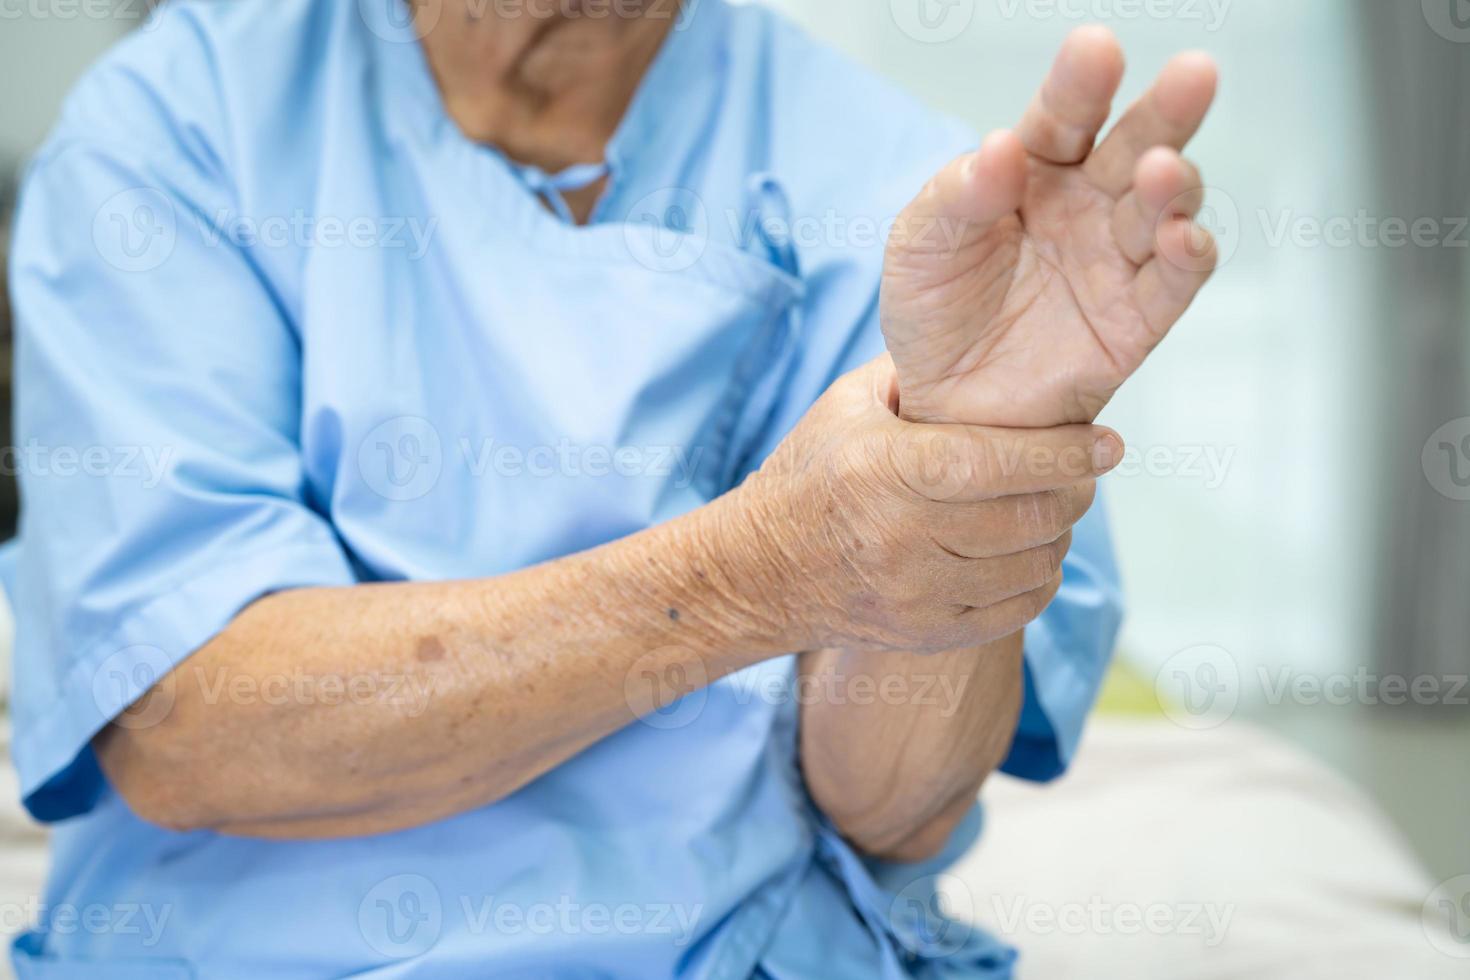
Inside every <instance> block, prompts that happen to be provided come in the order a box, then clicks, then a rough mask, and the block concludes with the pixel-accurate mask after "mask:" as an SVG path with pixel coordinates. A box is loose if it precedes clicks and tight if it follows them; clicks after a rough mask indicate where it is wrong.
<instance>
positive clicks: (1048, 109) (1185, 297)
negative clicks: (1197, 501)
mask: <svg viewBox="0 0 1470 980" xmlns="http://www.w3.org/2000/svg"><path fill="white" fill-rule="evenodd" d="M1122 75H1123V56H1122V51H1121V49H1120V48H1119V47H1118V43H1117V41H1116V40H1115V39H1114V37H1113V35H1112V34H1111V33H1110V32H1109V31H1107V30H1106V29H1104V28H1099V27H1087V28H1080V29H1078V30H1077V31H1074V32H1073V33H1072V35H1071V36H1070V37H1068V39H1067V41H1066V43H1065V44H1064V45H1063V47H1062V50H1061V53H1060V54H1059V55H1058V57H1057V60H1056V64H1055V66H1054V67H1053V68H1052V71H1051V74H1050V76H1049V77H1048V78H1047V80H1046V83H1045V84H1044V85H1043V86H1042V89H1041V92H1040V93H1039V94H1038V95H1037V96H1036V99H1035V100H1034V102H1033V103H1032V105H1031V107H1030V108H1029V109H1028V110H1027V112H1026V115H1025V117H1024V118H1023V119H1022V121H1021V125H1020V126H1019V127H1018V128H1017V129H1016V131H1015V132H1014V133H1012V132H1005V131H1002V132H997V133H993V134H991V135H990V136H989V137H988V138H987V139H986V140H985V142H984V144H983V145H982V146H981V148H980V149H979V150H978V151H977V152H975V153H972V154H968V155H966V156H964V157H961V158H959V159H958V160H956V161H954V162H953V163H952V164H950V165H949V166H948V167H947V168H945V169H944V170H943V171H942V172H940V173H939V174H938V175H937V176H936V177H934V179H933V180H932V181H930V183H929V185H928V186H927V187H926V188H925V189H924V190H923V191H922V192H921V193H920V195H919V196H918V197H917V198H916V199H915V200H914V201H913V202H912V203H911V204H910V205H909V207H908V208H907V209H906V210H905V212H904V214H903V216H902V218H901V220H900V221H899V223H898V225H897V226H896V227H897V228H898V229H899V230H900V232H902V233H900V234H895V235H894V236H893V237H892V238H891V239H890V242H889V247H888V253H887V256H886V262H885V268H884V276H883V290H882V311H881V316H882V324H883V333H884V335H885V337H886V339H887V342H888V349H889V351H890V352H891V354H892V355H893V360H894V363H895V366H896V368H897V371H898V377H899V384H900V390H901V393H902V400H901V411H902V414H903V416H904V418H908V419H914V420H918V421H945V422H968V423H978V424H984V425H997V426H1010V427H1031V426H1052V425H1060V424H1064V423H1081V422H1091V421H1092V420H1093V419H1095V418H1096V417H1097V415H1098V413H1099V412H1100V411H1101V410H1102V408H1103V406H1104V405H1106V404H1107V402H1108V400H1109V399H1110V398H1111V397H1112V396H1113V393H1114V392H1115V391H1116V390H1117V389H1118V387H1119V386H1120V385H1121V384H1122V383H1123V382H1124V381H1125V380H1126V379H1127V378H1128V377H1129V375H1131V374H1132V373H1133V372H1134V371H1135V370H1137V369H1138V367H1139V365H1140V364H1142V363H1143V360H1144V358H1145V357H1147V356H1148V354H1149V352H1150V351H1151V350H1153V348H1154V347H1155V346H1156V345H1157V344H1158V343H1159V342H1160V341H1161V340H1162V339H1163V338H1164V335H1165V334H1166V333H1168V331H1169V328H1170V327H1172V326H1173V325H1174V323H1175V321H1177V320H1178V319H1179V317H1180V316H1181V315H1182V314H1183V313H1184V311H1185V309H1186V308H1187V307H1188V306H1189V304H1190V302H1191V301H1192V300H1193V298H1194V296H1195V294H1196V293H1197V292H1198V290H1199V289H1200V287H1201V286H1203V285H1204V283H1205V281H1206V280H1207V279H1208V278H1209V275H1210V273H1211V272H1212V271H1213V269H1214V266H1215V246H1214V243H1213V241H1212V239H1211V238H1210V236H1209V234H1208V233H1207V232H1205V231H1204V230H1203V229H1201V228H1200V227H1198V226H1197V225H1196V224H1195V223H1194V222H1193V221H1192V220H1191V219H1192V218H1193V217H1194V215H1195V214H1196V213H1197V212H1198V210H1199V208H1200V205H1201V203H1202V196H1203V193H1202V190H1201V184H1200V175H1199V172H1198V171H1197V170H1196V169H1195V168H1194V167H1193V166H1192V165H1190V164H1189V163H1187V162H1186V161H1184V160H1183V159H1182V158H1181V157H1180V155H1179V151H1180V150H1181V149H1183V147H1184V146H1185V144H1186V143H1187V142H1188V141H1189V139H1190V138H1191V137H1192V136H1193V135H1194V133H1195V131H1196V130H1197V129H1198V128H1199V125H1200V123H1201V122H1202V121H1203V119H1204V116H1205V113H1206V111H1207V110H1208V109H1209V106H1210V103H1211V102H1212V101H1213V99H1214V94H1215V86H1216V70H1215V66H1214V63H1213V62H1212V61H1211V60H1210V59H1209V57H1208V56H1206V55H1203V54H1197V53H1194V54H1182V55H1179V56H1178V57H1176V58H1175V59H1174V60H1172V61H1171V62H1169V64H1168V65H1167V66H1166V67H1165V68H1164V70H1163V72H1162V74H1161V75H1160V76H1159V78H1158V80H1157V81H1156V82H1155V83H1154V85H1153V88H1152V89H1150V90H1149V91H1148V92H1147V93H1146V94H1145V95H1144V96H1143V98H1142V99H1141V100H1140V101H1139V102H1138V103H1137V104H1136V105H1134V106H1133V107H1132V108H1131V109H1130V110H1129V111H1128V112H1127V114H1126V115H1124V117H1123V118H1122V119H1121V120H1120V121H1119V123H1118V124H1117V126H1116V127H1115V128H1114V129H1113V130H1112V132H1111V133H1110V134H1109V135H1108V136H1107V138H1106V139H1104V140H1103V141H1102V142H1101V143H1100V144H1096V145H1095V141H1096V137H1097V134H1098V131H1099V130H1100V128H1101V127H1102V125H1103V123H1104V122H1106V120H1107V118H1108V115H1109V113H1110V111H1111V104H1112V99H1113V96H1114V94H1115V93H1116V92H1117V89H1118V84H1119V82H1120V81H1121V79H1122ZM940 222H945V223H948V226H949V227H951V228H953V227H956V226H960V227H963V229H964V233H963V234H962V235H961V236H960V238H959V242H960V244H959V247H958V249H948V250H942V249H941V247H940V246H938V245H937V244H932V243H933V242H936V241H938V240H940V239H941V238H942V237H943V236H937V235H932V234H928V233H926V231H925V230H926V229H932V228H933V227H936V226H938V223H940Z"/></svg>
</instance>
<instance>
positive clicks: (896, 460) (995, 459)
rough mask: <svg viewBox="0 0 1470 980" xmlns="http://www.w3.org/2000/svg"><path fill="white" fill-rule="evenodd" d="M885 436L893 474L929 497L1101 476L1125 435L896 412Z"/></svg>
mask: <svg viewBox="0 0 1470 980" xmlns="http://www.w3.org/2000/svg"><path fill="white" fill-rule="evenodd" d="M886 438H887V439H888V444H889V452H890V454H891V457H892V466H893V468H894V471H895V472H896V473H897V475H898V478H899V479H900V480H901V481H902V482H903V484H904V485H905V486H906V487H907V489H908V490H910V491H911V492H913V493H916V494H918V495H920V496H922V497H924V498H926V499H928V500H934V501H948V502H965V501H978V500H990V499H994V498H996V497H1007V496H1013V495H1016V494H1030V493H1039V492H1041V491H1046V490H1053V489H1056V488H1058V487H1065V486H1068V485H1070V484H1073V483H1077V482H1079V481H1082V480H1087V479H1092V478H1095V477H1098V476H1101V475H1103V474H1104V473H1107V472H1108V471H1109V470H1111V469H1112V468H1113V467H1115V466H1117V465H1118V463H1119V462H1120V461H1121V460H1122V458H1123V440H1122V439H1121V438H1120V437H1119V436H1118V434H1117V433H1116V432H1114V431H1113V430H1111V429H1108V428H1105V427H1103V426H1096V425H1066V426H1058V427H1056V428H1052V429H990V428H984V427H981V426H968V425H941V424H937V423H926V424H911V423H904V422H900V421H898V420H896V419H895V420H894V426H893V427H892V428H891V430H890V432H889V433H888V434H887V436H886Z"/></svg>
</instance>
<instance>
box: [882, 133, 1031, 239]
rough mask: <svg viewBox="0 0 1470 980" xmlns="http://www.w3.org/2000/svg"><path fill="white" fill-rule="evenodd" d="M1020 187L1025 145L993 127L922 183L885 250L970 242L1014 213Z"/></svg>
mask: <svg viewBox="0 0 1470 980" xmlns="http://www.w3.org/2000/svg"><path fill="white" fill-rule="evenodd" d="M1025 190H1026V150H1025V147H1024V146H1022V144H1021V140H1020V137H1018V136H1016V134H1015V133H1012V132H1010V131H1009V130H1004V129H1002V130H997V131H995V132H993V133H991V134H990V135H989V136H987V137H986V138H985V141H984V142H983V143H981V144H980V149H978V150H976V151H975V152H973V153H966V154H965V155H963V156H960V157H957V158H955V159H954V160H953V161H951V162H950V163H949V164H948V165H947V166H946V167H945V168H944V169H943V170H941V171H939V173H937V174H935V175H934V177H933V178H932V179H930V181H929V183H927V184H926V185H924V189H923V190H922V191H920V192H919V195H918V197H916V198H914V199H913V201H911V202H910V203H909V206H908V207H906V208H904V211H903V214H902V215H900V216H899V220H898V223H897V224H896V225H895V226H894V233H893V235H892V236H891V237H890V238H889V251H890V253H892V252H894V251H898V252H906V253H910V254H915V255H922V254H925V253H940V252H941V251H947V250H948V249H951V248H953V247H954V246H955V245H956V244H958V245H961V246H963V245H964V244H966V243H968V242H972V241H975V240H977V239H978V238H980V237H981V236H983V235H984V234H985V233H986V232H987V231H989V230H990V228H991V227H992V226H993V225H994V224H995V223H996V222H997V221H1000V220H1001V219H1002V218H1005V217H1007V216H1009V215H1012V214H1015V213H1016V211H1017V210H1018V209H1019V208H1020V206H1021V197H1022V195H1023V194H1024V193H1025Z"/></svg>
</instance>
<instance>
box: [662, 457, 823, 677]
mask: <svg viewBox="0 0 1470 980" xmlns="http://www.w3.org/2000/svg"><path fill="white" fill-rule="evenodd" d="M758 480H759V477H758V476H753V477H751V478H750V479H749V480H747V481H746V482H745V483H744V484H742V485H741V486H740V487H737V488H736V489H735V490H732V491H731V492H729V493H727V494H725V495H724V496H722V497H720V498H718V499H716V500H714V501H712V502H711V503H709V504H707V505H706V506H704V507H702V508H700V509H699V510H698V511H696V512H694V514H692V515H691V517H693V518H694V519H695V522H696V531H695V537H696V539H697V542H698V544H697V545H696V552H697V554H698V555H699V556H700V561H701V566H702V567H703V568H704V569H706V573H707V576H708V579H709V580H710V581H712V582H713V583H714V584H715V587H716V588H717V589H718V590H719V593H720V595H721V597H722V600H723V601H722V606H723V608H724V609H725V610H726V611H727V613H728V615H729V616H730V617H731V618H732V620H733V623H734V629H735V631H736V632H738V633H739V634H741V635H742V636H745V637H747V638H748V639H749V641H750V642H751V643H752V644H753V645H754V647H755V648H756V649H757V650H758V651H759V652H761V653H763V654H765V656H779V655H781V654H785V653H790V652H792V651H796V650H804V649H807V648H808V647H809V646H811V641H810V638H809V637H808V636H807V633H808V632H809V631H808V629H807V624H806V622H805V620H804V617H803V616H801V615H800V613H799V611H798V610H799V607H800V603H799V602H798V601H797V600H798V597H799V596H800V595H802V594H803V593H804V591H805V590H804V588H803V584H802V581H801V577H800V576H799V575H797V574H795V563H794V562H793V561H792V556H791V554H789V553H788V552H787V551H786V550H784V549H783V547H782V546H781V544H780V542H778V541H776V540H775V539H774V538H773V536H772V535H771V533H770V528H772V527H776V526H780V525H782V524H783V523H789V522H786V521H783V520H780V519H778V518H775V517H773V516H772V515H769V514H766V513H765V512H764V510H763V508H762V507H761V506H760V502H761V499H762V498H761V495H760V494H759V493H758V492H756V490H755V487H754V484H755V482H756V481H758Z"/></svg>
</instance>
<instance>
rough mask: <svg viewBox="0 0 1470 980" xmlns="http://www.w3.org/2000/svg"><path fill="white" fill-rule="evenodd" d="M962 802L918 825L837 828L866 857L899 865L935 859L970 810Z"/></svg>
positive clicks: (855, 825)
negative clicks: (960, 804)
mask: <svg viewBox="0 0 1470 980" xmlns="http://www.w3.org/2000/svg"><path fill="white" fill-rule="evenodd" d="M959 802H960V803H962V804H963V805H962V806H957V805H951V806H950V807H948V808H947V809H946V810H945V812H943V813H941V814H940V815H938V816H936V817H934V818H933V819H930V820H928V821H926V822H924V823H922V824H918V825H912V824H910V825H907V826H899V827H893V826H889V827H886V828H880V827H875V826H863V825H861V824H853V825H850V826H847V827H844V826H842V825H841V824H837V829H838V831H839V832H840V833H841V834H842V836H843V837H844V838H845V839H846V840H847V842H848V843H849V844H851V845H852V846H853V847H854V848H855V849H857V851H858V852H859V853H861V854H863V855H864V856H866V857H869V858H875V859H877V860H879V861H891V862H894V863H896V864H918V863H921V862H924V861H932V860H934V859H935V858H937V857H939V856H940V855H941V854H943V853H944V851H945V848H946V847H948V846H949V841H950V838H951V837H952V836H953V835H954V832H955V828H957V827H958V826H959V825H960V822H961V821H962V820H963V819H964V817H965V814H966V813H967V812H968V810H969V807H970V802H969V800H968V799H965V800H962V801H959ZM834 823H835V821H834Z"/></svg>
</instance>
